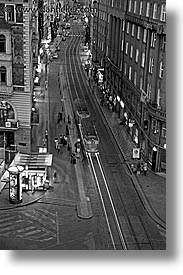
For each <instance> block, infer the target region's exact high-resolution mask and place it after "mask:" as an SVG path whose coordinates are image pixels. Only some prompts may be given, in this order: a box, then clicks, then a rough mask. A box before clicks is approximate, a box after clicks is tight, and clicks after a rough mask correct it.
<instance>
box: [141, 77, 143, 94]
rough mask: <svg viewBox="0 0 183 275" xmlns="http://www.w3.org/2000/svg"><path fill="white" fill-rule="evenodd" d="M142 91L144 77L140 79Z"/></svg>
mask: <svg viewBox="0 0 183 275" xmlns="http://www.w3.org/2000/svg"><path fill="white" fill-rule="evenodd" d="M140 90H141V91H142V90H143V77H142V76H141V78H140Z"/></svg>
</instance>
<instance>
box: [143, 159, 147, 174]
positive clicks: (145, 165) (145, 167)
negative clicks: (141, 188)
mask: <svg viewBox="0 0 183 275" xmlns="http://www.w3.org/2000/svg"><path fill="white" fill-rule="evenodd" d="M143 168H144V176H146V175H147V162H145V163H144V167H143Z"/></svg>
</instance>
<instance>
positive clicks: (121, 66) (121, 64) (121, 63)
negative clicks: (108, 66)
mask: <svg viewBox="0 0 183 275" xmlns="http://www.w3.org/2000/svg"><path fill="white" fill-rule="evenodd" d="M122 68H123V60H122V59H121V62H120V71H121V72H122Z"/></svg>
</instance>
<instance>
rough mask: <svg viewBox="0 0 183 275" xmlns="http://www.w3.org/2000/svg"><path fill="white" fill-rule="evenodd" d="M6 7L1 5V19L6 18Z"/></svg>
mask: <svg viewBox="0 0 183 275" xmlns="http://www.w3.org/2000/svg"><path fill="white" fill-rule="evenodd" d="M4 7H5V5H4V4H2V3H0V17H1V18H5V8H4Z"/></svg>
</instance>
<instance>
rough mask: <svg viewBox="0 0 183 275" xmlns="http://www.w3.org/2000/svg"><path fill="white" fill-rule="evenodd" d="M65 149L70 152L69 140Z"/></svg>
mask: <svg viewBox="0 0 183 275" xmlns="http://www.w3.org/2000/svg"><path fill="white" fill-rule="evenodd" d="M67 151H68V152H69V153H70V152H71V144H70V142H68V144H67Z"/></svg>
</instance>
